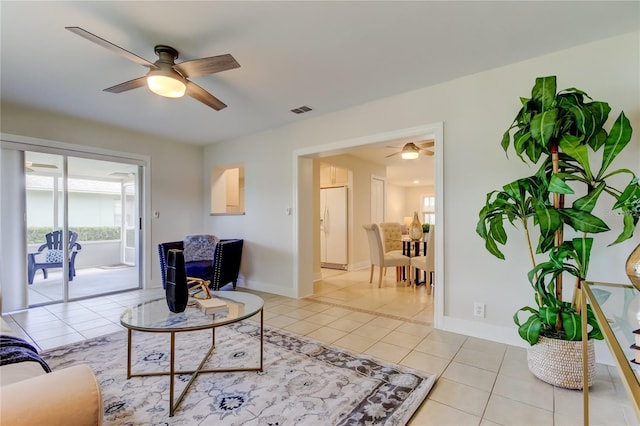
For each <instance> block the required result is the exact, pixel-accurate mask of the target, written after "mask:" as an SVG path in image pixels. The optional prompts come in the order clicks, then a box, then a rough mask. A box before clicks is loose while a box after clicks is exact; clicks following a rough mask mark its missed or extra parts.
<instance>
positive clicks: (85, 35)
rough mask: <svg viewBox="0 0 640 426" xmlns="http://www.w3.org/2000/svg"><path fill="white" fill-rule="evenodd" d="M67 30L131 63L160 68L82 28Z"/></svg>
mask: <svg viewBox="0 0 640 426" xmlns="http://www.w3.org/2000/svg"><path fill="white" fill-rule="evenodd" d="M65 29H67V30H69V31H71V32H72V33H74V34H77V35H79V36H80V37H83V38H86V39H87V40H89V41H92V42H94V43H95V44H98V45H100V46H102V47H104V48H106V49H109V50H110V51H112V52H114V53H117V54H119V55H122V56H124V57H125V58H127V59H129V60H130V61H133V62H135V63H136V64H140V65H142V66H145V67H149V68H158V67H156V66H155V64H154V63H153V62H149V61H147V60H146V59H144V58H141V57H140V56H138V55H136V54H135V53H131V52H129V51H128V50H126V49H123V48H122V47H120V46H116V45H115V44H113V43H111V42H110V41H107V40H105V39H103V38H102V37H98V36H97V35H95V34H92V33H90V32H89V31H87V30H84V29H82V28H80V27H65Z"/></svg>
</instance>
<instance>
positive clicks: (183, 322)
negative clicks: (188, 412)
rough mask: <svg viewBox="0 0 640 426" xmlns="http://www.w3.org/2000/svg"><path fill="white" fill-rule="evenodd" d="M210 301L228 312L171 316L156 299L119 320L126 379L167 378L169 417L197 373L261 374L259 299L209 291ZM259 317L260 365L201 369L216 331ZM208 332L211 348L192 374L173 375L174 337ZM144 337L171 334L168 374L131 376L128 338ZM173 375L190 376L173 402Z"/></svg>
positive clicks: (190, 308) (196, 311)
mask: <svg viewBox="0 0 640 426" xmlns="http://www.w3.org/2000/svg"><path fill="white" fill-rule="evenodd" d="M211 295H212V296H213V297H218V298H220V299H222V300H224V301H225V302H227V305H228V309H225V310H223V311H219V312H216V313H215V314H205V313H204V312H202V311H201V310H200V309H199V308H197V307H195V306H187V309H185V311H184V312H180V313H173V312H171V311H170V310H169V308H168V306H167V301H166V300H165V299H156V300H151V301H148V302H144V303H141V304H139V305H136V306H133V307H131V308H128V309H127V310H126V311H125V312H124V313H123V314H122V316H121V317H120V324H122V325H123V326H124V327H125V328H126V329H127V333H128V336H127V337H128V339H127V379H130V378H132V377H141V376H169V380H170V382H169V416H170V417H171V416H173V413H174V412H175V410H176V408H177V407H178V405H180V402H181V401H182V399H183V398H184V396H185V395H186V393H187V390H188V389H189V387H190V386H191V384H192V383H193V381H194V380H195V379H196V377H197V376H198V374H200V373H222V372H232V371H262V362H263V359H262V358H263V353H264V352H263V341H264V321H263V320H264V318H263V317H264V315H263V310H262V308H263V306H264V301H263V300H262V298H260V297H258V296H256V295H254V294H250V293H243V292H236V291H213V292H211ZM257 313H260V365H259V366H257V367H248V368H228V369H225V368H218V369H203V366H204V365H205V363H206V362H207V360H208V359H209V357H210V356H211V353H212V352H213V350H214V349H215V344H216V334H215V332H216V328H217V327H221V326H224V325H228V324H233V323H235V322H238V321H242V320H244V319H247V318H249V317H252V316H253V315H256V314H257ZM207 329H210V330H211V347H210V348H209V351H208V352H207V353H206V354H205V356H204V358H203V359H202V361H201V362H200V365H199V366H198V368H196V369H195V370H191V371H183V370H180V371H176V370H175V343H176V333H180V332H185V331H195V330H207ZM134 330H135V331H141V332H147V333H170V334H171V359H170V367H169V371H161V372H151V373H132V372H131V350H132V344H131V337H132V336H131V334H132V332H133V331H134ZM177 374H191V375H192V376H191V379H190V380H189V382H188V383H187V385H186V386H185V388H184V390H183V391H182V393H181V394H180V396H179V397H178V399H177V400H176V402H175V404H174V402H173V400H174V395H173V393H174V380H175V376H176V375H177Z"/></svg>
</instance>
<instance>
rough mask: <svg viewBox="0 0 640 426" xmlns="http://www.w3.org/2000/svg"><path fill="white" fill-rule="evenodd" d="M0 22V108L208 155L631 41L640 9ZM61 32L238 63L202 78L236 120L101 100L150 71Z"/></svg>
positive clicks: (60, 5) (40, 9) (145, 5)
mask: <svg viewBox="0 0 640 426" xmlns="http://www.w3.org/2000/svg"><path fill="white" fill-rule="evenodd" d="M0 15H1V25H0V39H1V45H0V47H1V49H0V66H1V69H0V71H1V73H0V95H1V98H2V101H11V102H15V103H19V104H26V105H30V106H33V107H37V108H44V109H47V110H53V111H57V112H59V113H63V114H68V115H72V116H78V117H82V118H86V119H90V120H96V121H99V122H104V123H108V124H112V125H115V126H120V127H125V128H129V129H134V130H138V131H143V132H148V133H152V134H158V135H163V136H167V137H171V138H175V139H179V140H182V141H185V142H189V143H194V144H202V145H204V144H209V143H213V142H218V141H222V140H226V139H230V138H235V137H239V136H242V135H247V134H251V133H255V132H258V131H261V130H265V129H269V128H274V127H279V126H283V125H286V124H288V123H291V122H295V121H299V120H304V119H306V118H307V117H314V116H318V115H322V114H326V113H329V112H332V111H337V110H340V109H344V108H347V107H350V106H353V105H358V104H361V103H364V102H367V101H370V100H373V99H377V98H381V97H385V96H389V95H393V94H396V93H401V92H405V91H409V90H412V89H416V88H420V87H425V86H429V85H432V84H436V83H439V82H442V81H446V80H451V79H454V78H458V77H461V76H464V75H469V74H473V73H477V72H480V71H483V70H487V69H491V68H495V67H498V66H502V65H506V64H509V63H513V62H517V61H521V60H524V59H527V58H531V57H534V56H538V55H543V54H546V53H548V52H552V51H556V50H560V49H563V48H568V47H571V46H574V45H578V44H582V43H586V42H589V41H591V40H596V39H600V38H605V37H608V36H613V35H617V34H622V33H625V32H630V31H634V30H636V29H638V28H639V26H640V2H638V1H631V2H629V1H623V2H614V1H586V2H581V1H568V2H558V1H554V2H550V1H549V2H547V1H532V2H528V1H510V2H506V1H505V2H500V1H497V2H485V1H471V2H462V1H442V2H436V1H413V2H400V1H374V2H366V1H350V2H342V1H317V2H314V1H298V2H296V1H274V2H272V1H255V2H248V1H246V2H245V1H242V2H241V1H227V2H222V1H194V2H187V1H141V2H136V1H126V2H125V1H103V2H97V1H71V2H58V1H44V2H32V1H4V0H3V1H1V2H0ZM65 26H79V27H82V28H84V29H86V30H87V31H90V32H92V33H94V34H96V35H98V36H100V37H102V38H105V39H107V40H109V41H111V42H112V43H114V44H116V45H118V46H120V47H122V48H124V49H127V50H129V51H131V52H133V53H135V54H137V55H139V56H141V57H144V58H146V59H148V60H149V61H151V62H153V61H155V60H156V59H157V57H156V56H155V54H154V52H153V48H154V46H155V45H157V44H167V45H170V46H172V47H174V48H176V49H177V50H178V51H179V52H180V57H179V59H178V61H177V62H181V61H183V60H190V59H196V58H200V57H207V56H215V55H220V54H225V53H231V54H232V55H233V56H234V57H235V59H236V60H237V61H238V62H239V63H240V65H241V68H239V69H235V70H230V71H225V72H222V73H218V74H213V75H208V76H201V77H196V78H194V79H193V81H194V82H195V83H197V84H198V85H200V86H201V87H203V88H204V89H206V90H208V91H210V92H211V93H212V94H214V95H215V96H217V97H218V98H219V99H220V100H222V101H223V102H225V103H226V104H227V105H228V107H227V108H226V109H223V110H222V111H219V112H216V111H214V110H213V109H210V108H208V107H206V106H205V105H203V104H201V103H199V102H198V101H195V100H194V99H191V98H188V97H185V98H181V99H166V98H161V97H159V96H155V95H153V94H151V92H149V91H148V90H147V89H146V88H140V89H136V90H132V91H129V92H124V93H121V94H112V93H107V92H103V91H102V89H104V88H106V87H110V86H113V85H115V84H118V83H121V82H124V81H127V80H130V79H133V78H137V77H140V76H143V75H144V74H145V73H146V68H144V67H142V66H140V65H137V64H135V63H133V62H131V61H129V60H127V59H125V58H124V57H121V56H119V55H117V54H115V53H113V52H110V51H108V50H106V49H104V48H102V47H100V46H98V45H96V44H93V43H91V42H89V41H87V40H85V39H83V38H81V37H79V36H77V35H75V34H72V33H71V32H69V31H66V30H65V29H64V27H65ZM594 60H597V58H594ZM302 105H308V106H309V107H311V108H313V111H312V112H309V113H306V114H302V115H295V114H293V113H291V112H290V111H289V110H290V109H292V108H296V107H299V106H302ZM385 152H386V151H385Z"/></svg>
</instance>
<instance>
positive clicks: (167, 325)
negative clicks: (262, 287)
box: [120, 291, 264, 332]
mask: <svg viewBox="0 0 640 426" xmlns="http://www.w3.org/2000/svg"><path fill="white" fill-rule="evenodd" d="M211 296H212V297H216V298H219V299H222V300H223V301H225V302H226V304H227V308H225V309H223V310H220V311H217V312H215V313H214V314H205V313H204V312H203V311H202V310H200V308H198V307H197V306H195V305H193V306H187V309H185V311H184V312H179V313H175V312H171V311H170V310H169V307H168V306H167V301H166V299H164V298H163V299H155V300H150V301H148V302H144V303H140V304H138V305H136V306H133V307H131V308H127V310H125V311H124V313H123V314H122V316H121V317H120V324H122V325H123V326H124V327H126V328H129V329H132V330H139V331H154V332H171V331H189V330H201V329H205V328H213V327H218V326H221V325H225V324H230V323H233V322H237V321H241V320H243V319H245V318H249V317H251V316H253V315H255V314H256V313H258V312H259V311H260V310H261V309H262V307H263V306H264V300H262V298H260V297H259V296H256V295H254V294H251V293H243V292H237V291H212V292H211ZM194 300H195V299H189V301H190V302H192V301H194Z"/></svg>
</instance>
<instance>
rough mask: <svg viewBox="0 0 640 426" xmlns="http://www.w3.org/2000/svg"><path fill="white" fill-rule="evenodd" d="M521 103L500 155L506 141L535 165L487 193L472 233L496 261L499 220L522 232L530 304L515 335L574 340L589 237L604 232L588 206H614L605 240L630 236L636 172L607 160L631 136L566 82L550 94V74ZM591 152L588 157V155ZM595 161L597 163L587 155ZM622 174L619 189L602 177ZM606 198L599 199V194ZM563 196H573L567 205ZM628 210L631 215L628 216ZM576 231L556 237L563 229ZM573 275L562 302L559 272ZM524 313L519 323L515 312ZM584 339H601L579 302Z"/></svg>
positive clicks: (621, 121)
mask: <svg viewBox="0 0 640 426" xmlns="http://www.w3.org/2000/svg"><path fill="white" fill-rule="evenodd" d="M521 103H522V108H521V109H520V111H519V112H518V114H517V115H516V117H515V119H514V120H513V123H512V124H511V126H510V127H509V128H508V129H507V130H506V131H505V133H504V135H503V137H502V143H501V145H502V148H503V149H504V151H505V153H507V152H508V150H509V147H512V148H513V150H514V151H515V153H516V155H517V156H518V157H519V158H520V159H521V160H522V161H524V162H530V163H532V164H539V165H540V167H539V168H538V170H537V172H536V173H535V174H534V175H533V176H529V177H525V178H521V179H518V180H516V181H514V182H511V183H509V184H507V185H505V186H503V187H502V189H501V190H497V191H492V192H489V193H488V194H487V197H486V201H485V205H484V206H483V207H482V209H481V210H480V213H479V221H478V225H477V227H476V232H477V233H478V235H480V237H482V238H483V239H484V241H485V247H486V248H487V250H488V251H489V252H490V253H491V254H493V255H494V256H496V257H498V258H499V259H504V258H505V257H504V254H503V253H502V252H501V251H500V248H499V246H501V245H505V244H506V243H507V239H508V235H507V232H506V230H505V224H510V225H513V226H518V225H520V226H521V227H522V230H523V232H524V235H525V240H526V243H527V247H528V251H529V258H530V260H531V265H532V269H531V270H530V271H529V273H528V279H529V282H530V284H531V286H532V288H533V290H534V292H535V295H536V297H535V301H536V307H535V308H534V307H531V306H525V307H523V308H521V309H519V310H518V311H517V312H516V313H515V315H514V322H515V323H516V325H517V326H518V332H519V334H520V336H521V337H522V338H523V339H525V340H526V341H527V342H529V343H530V344H535V343H536V342H537V341H538V339H539V337H540V336H541V335H543V336H547V337H553V338H560V339H566V340H580V339H581V338H582V332H581V328H580V326H579V324H580V310H579V306H580V303H579V300H578V299H577V297H578V295H579V294H580V293H579V292H576V291H575V289H579V288H580V286H581V285H582V284H583V281H584V280H585V279H586V277H587V272H588V268H589V260H590V257H591V249H592V246H593V237H589V235H590V234H599V233H602V232H606V231H609V230H610V228H609V226H608V225H607V224H606V223H605V221H604V220H603V219H602V218H600V217H598V216H596V215H595V214H594V213H593V211H594V208H595V207H596V205H598V204H599V203H600V202H601V199H602V198H610V199H612V201H613V205H612V207H611V208H612V209H613V210H617V209H618V210H620V213H621V215H622V217H623V231H622V233H621V234H620V235H619V236H618V237H617V239H616V240H615V241H613V242H612V244H616V243H620V242H622V241H625V240H626V239H628V238H631V236H632V235H633V232H634V229H635V226H636V225H637V223H638V215H637V210H634V209H636V208H637V207H638V206H637V204H634V203H640V202H638V201H636V200H638V198H640V186H639V185H638V178H636V176H635V174H634V173H633V172H632V171H631V170H629V169H624V168H623V169H617V170H609V169H610V166H611V165H612V163H613V161H614V160H615V158H616V157H617V156H618V154H620V152H621V151H622V150H623V149H624V148H625V147H626V146H627V144H628V143H629V141H630V140H631V134H632V129H631V125H630V123H629V120H628V119H627V117H626V116H625V115H624V112H621V113H620V114H619V116H618V117H617V119H616V120H615V122H614V123H613V125H612V126H611V130H610V131H608V132H607V131H606V130H605V128H604V125H605V122H606V121H607V118H608V116H609V112H610V111H611V108H610V107H609V105H608V104H607V103H606V102H601V101H593V100H592V99H591V98H590V97H589V96H588V95H587V94H586V93H585V92H583V91H581V90H578V89H575V88H571V89H567V90H563V91H560V92H557V93H556V78H555V76H549V77H539V78H537V79H536V82H535V85H534V86H533V89H532V92H531V97H530V98H521ZM594 154H596V155H594ZM597 160H600V164H599V166H598V167H597V168H594V167H593V164H592V161H597ZM616 175H628V176H629V177H630V181H629V183H628V184H627V185H626V187H625V188H624V189H623V190H622V191H621V190H619V189H617V188H615V187H614V186H612V185H611V184H610V183H609V181H610V180H611V178H612V177H613V176H616ZM605 194H606V195H607V196H608V197H603V195H605ZM569 197H571V199H572V200H573V201H572V202H571V203H570V204H569V202H568V201H569V199H568V198H569ZM634 211H636V214H634ZM532 225H533V227H534V228H537V235H538V241H537V243H536V244H535V253H537V254H546V255H548V260H546V261H544V262H540V263H538V262H537V260H536V255H535V253H534V244H533V242H532V233H531V231H532ZM565 226H568V227H570V228H572V229H573V230H575V231H577V232H578V233H581V236H580V237H577V238H573V239H572V240H570V241H564V227H565ZM565 274H568V275H571V276H574V277H575V289H574V295H573V297H572V300H571V302H568V301H564V300H563V298H562V297H563V280H562V279H563V275H565ZM521 313H528V314H529V316H528V318H527V319H526V321H524V322H522V321H520V317H519V314H521ZM587 318H588V322H589V324H590V325H591V330H590V332H589V337H590V338H595V339H601V338H602V334H601V332H600V330H599V328H598V325H597V323H596V321H595V318H594V316H593V314H592V312H591V307H590V306H589V307H587Z"/></svg>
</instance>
